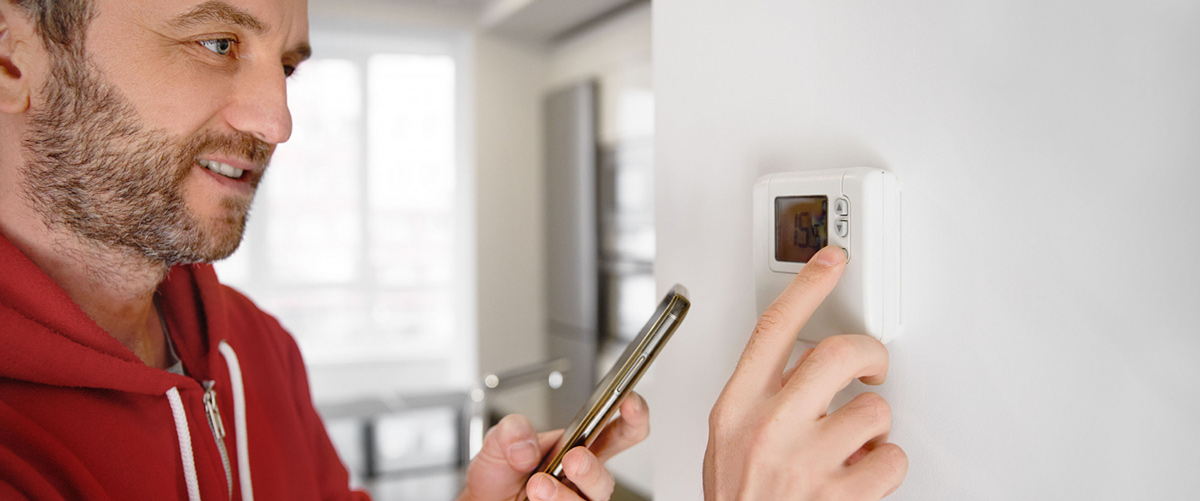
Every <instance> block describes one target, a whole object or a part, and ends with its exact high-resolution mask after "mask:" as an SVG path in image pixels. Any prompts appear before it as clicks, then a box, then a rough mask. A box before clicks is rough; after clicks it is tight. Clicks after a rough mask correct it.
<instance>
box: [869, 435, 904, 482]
mask: <svg viewBox="0 0 1200 501" xmlns="http://www.w3.org/2000/svg"><path fill="white" fill-rule="evenodd" d="M875 450H876V451H877V452H878V453H879V454H881V455H882V457H881V458H880V459H881V461H880V462H881V463H883V464H884V465H885V466H887V468H888V469H889V470H890V471H891V472H893V473H895V474H896V475H898V476H904V474H905V473H907V472H908V454H905V453H904V449H901V448H900V446H899V445H896V444H893V443H887V444H884V445H882V446H880V447H879V448H877V449H875Z"/></svg>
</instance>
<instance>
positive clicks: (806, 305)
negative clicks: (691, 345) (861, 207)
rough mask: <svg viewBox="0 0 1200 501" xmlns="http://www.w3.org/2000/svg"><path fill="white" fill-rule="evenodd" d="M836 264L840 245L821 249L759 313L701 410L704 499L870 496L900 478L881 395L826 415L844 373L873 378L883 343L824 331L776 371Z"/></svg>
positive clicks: (838, 270)
mask: <svg viewBox="0 0 1200 501" xmlns="http://www.w3.org/2000/svg"><path fill="white" fill-rule="evenodd" d="M845 264H846V258H845V254H844V252H843V251H842V250H841V249H840V248H837V247H826V248H824V249H822V250H821V251H820V252H818V253H817V254H816V255H815V256H813V258H812V259H811V260H810V261H809V263H808V264H807V265H805V266H804V268H803V269H802V270H801V271H800V273H799V274H798V275H797V276H796V279H795V280H794V281H792V284H791V285H790V286H789V287H788V288H787V289H786V290H785V291H784V292H783V294H781V295H780V296H779V298H778V299H776V300H775V302H774V304H772V305H771V307H770V308H768V309H767V311H766V312H764V313H763V315H762V317H761V318H760V319H759V321H758V325H757V326H755V328H754V333H753V334H752V335H751V336H750V341H749V343H748V344H747V346H746V350H745V351H744V352H743V353H742V357H741V359H740V360H739V361H738V365H737V369H736V370H735V371H734V374H733V376H732V377H731V378H730V379H729V382H728V383H727V384H726V385H725V389H724V390H723V391H722V392H721V396H720V397H719V398H718V399H717V404H716V405H715V406H714V407H713V410H712V413H711V414H710V415H709V437H708V450H707V451H706V453H705V457H704V498H705V499H706V500H708V501H732V500H735V499H736V500H743V499H755V500H757V499H772V500H775V499H778V500H784V499H797V500H800V499H879V498H882V497H884V496H886V495H888V494H890V493H891V492H892V491H894V490H895V489H896V488H897V487H898V486H899V485H900V482H901V481H903V480H904V476H905V474H906V473H907V471H908V458H907V456H905V454H904V451H903V450H901V449H900V447H899V446H897V445H895V444H892V443H888V441H887V438H888V432H889V430H890V429H891V409H890V407H889V406H888V404H887V402H886V401H884V399H883V397H880V396H879V395H878V394H876V393H863V394H861V395H859V396H857V397H855V398H854V399H853V400H851V401H850V402H849V403H847V404H846V405H844V406H842V407H841V408H840V409H837V410H836V411H833V412H832V413H828V414H826V413H827V411H828V409H829V405H830V403H831V401H832V400H833V397H834V395H835V394H836V393H837V392H839V391H841V390H842V389H843V388H845V387H846V386H847V385H849V384H850V382H851V381H853V380H854V379H856V378H857V379H859V380H861V381H862V382H864V383H866V384H871V385H877V384H881V383H883V381H884V379H885V378H886V377H887V368H888V353H887V349H886V348H884V346H883V344H881V343H880V342H879V341H877V340H875V339H874V338H871V337H869V336H863V335H848V336H834V337H831V338H828V339H826V340H824V341H822V342H821V343H820V344H818V345H817V347H816V348H813V349H810V350H808V351H807V352H805V353H804V354H803V355H802V356H801V357H800V360H799V361H798V362H797V363H796V365H795V366H793V367H791V368H790V369H789V368H787V367H786V365H787V361H788V357H789V355H790V354H791V351H792V348H793V346H795V343H796V333H797V332H799V331H800V328H801V327H803V326H804V324H805V323H806V322H807V321H808V319H809V317H810V316H811V315H812V313H813V311H814V310H816V308H817V306H818V305H820V304H821V301H823V300H824V299H825V296H827V295H828V294H829V292H830V291H831V290H833V287H834V285H836V284H837V281H838V278H839V277H840V276H841V274H842V270H843V269H844V268H845Z"/></svg>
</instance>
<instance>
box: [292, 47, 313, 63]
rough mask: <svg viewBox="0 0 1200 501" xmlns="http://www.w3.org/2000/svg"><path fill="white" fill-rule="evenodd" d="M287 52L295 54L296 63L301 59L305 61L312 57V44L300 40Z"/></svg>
mask: <svg viewBox="0 0 1200 501" xmlns="http://www.w3.org/2000/svg"><path fill="white" fill-rule="evenodd" d="M288 52H289V53H291V54H295V55H296V57H297V60H296V63H300V62H301V61H307V60H308V58H310V57H312V46H310V45H308V42H300V43H299V44H298V45H296V46H295V47H293V48H292V50H289V51H288Z"/></svg>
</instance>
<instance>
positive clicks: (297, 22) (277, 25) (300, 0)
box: [93, 0, 308, 45]
mask: <svg viewBox="0 0 1200 501" xmlns="http://www.w3.org/2000/svg"><path fill="white" fill-rule="evenodd" d="M93 2H94V5H95V6H96V18H95V20H94V22H100V23H104V24H109V23H116V24H125V23H134V24H137V25H140V26H143V27H146V28H149V29H153V30H160V29H177V30H190V29H195V30H201V31H203V30H205V29H217V28H238V29H241V30H244V31H247V32H249V33H250V34H254V35H262V36H266V37H269V38H273V39H279V40H280V41H281V42H282V43H283V44H285V45H294V44H296V43H299V42H303V41H306V40H307V39H308V4H307V0H93Z"/></svg>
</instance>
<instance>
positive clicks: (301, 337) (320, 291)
mask: <svg viewBox="0 0 1200 501" xmlns="http://www.w3.org/2000/svg"><path fill="white" fill-rule="evenodd" d="M313 45H314V47H315V48H316V51H317V52H316V54H315V57H314V59H313V60H311V61H308V62H306V63H304V64H302V65H301V66H300V68H299V69H298V71H297V72H296V74H295V75H294V76H293V77H292V78H291V79H290V80H289V83H288V104H289V107H290V108H291V112H292V119H293V134H292V137H291V139H290V140H289V141H288V142H287V143H285V144H282V145H280V146H279V148H278V150H277V151H276V153H275V157H274V160H273V161H272V165H271V167H270V169H269V170H268V174H267V176H266V178H265V180H264V182H263V184H262V185H261V186H260V188H259V193H258V197H257V200H256V201H255V205H254V209H253V210H252V212H251V217H250V223H249V226H248V228H247V233H246V238H245V240H244V241H243V243H242V247H241V248H240V249H239V250H238V251H237V253H235V254H234V255H233V256H232V257H230V258H229V259H228V260H226V261H223V262H221V263H218V264H217V272H218V274H219V276H220V277H221V279H222V280H223V281H224V282H225V283H227V284H229V285H231V286H233V287H236V288H238V289H240V290H242V291H244V292H246V293H247V294H248V295H249V296H250V297H252V298H253V299H254V300H255V301H256V302H258V304H259V305H260V306H262V307H263V309H265V310H266V311H268V312H270V313H272V314H274V315H275V316H276V317H277V318H279V320H280V322H281V323H283V325H284V327H286V328H287V329H288V330H289V331H291V332H292V334H293V335H294V336H295V337H296V339H297V341H298V342H299V344H300V347H301V350H302V351H303V352H304V356H305V359H306V361H307V362H308V363H309V365H310V366H314V365H318V366H319V365H321V364H337V363H357V362H361V361H376V362H378V361H413V360H430V359H446V360H449V359H455V363H454V364H453V365H455V366H456V367H472V368H473V367H474V358H473V357H474V353H473V350H474V346H475V334H474V323H473V316H474V310H473V308H474V302H473V300H472V299H471V298H470V297H469V296H470V294H471V293H470V291H472V290H473V289H474V286H473V276H471V274H472V273H473V267H471V266H462V265H461V264H462V263H465V262H473V254H472V252H473V251H472V250H471V249H473V243H472V242H471V240H472V238H471V236H470V235H471V231H470V230H471V228H470V226H471V218H470V214H471V211H470V207H471V205H470V197H469V196H468V194H467V193H466V191H465V188H464V187H465V186H466V185H467V183H466V182H465V181H468V180H467V179H464V177H465V176H464V173H465V172H467V171H466V170H465V169H463V168H462V166H463V165H465V164H466V162H465V161H464V159H463V156H464V155H463V154H462V152H463V151H465V149H464V148H463V144H464V142H463V138H462V134H461V131H462V130H464V126H463V122H464V120H462V117H463V116H464V115H463V110H462V103H463V102H464V99H463V98H462V96H465V95H466V93H465V92H463V82H462V77H461V75H460V68H461V67H462V65H461V64H460V61H461V60H462V59H463V58H462V57H461V54H460V52H461V51H460V50H459V49H458V45H456V42H454V40H453V39H452V38H450V37H446V40H440V39H436V38H435V39H426V38H422V39H420V40H417V41H412V40H403V39H394V38H387V39H384V38H378V37H374V38H367V37H364V36H361V35H354V34H341V35H338V34H325V35H324V36H321V35H320V34H318V33H314V36H313ZM468 352H469V353H468ZM463 358H467V359H468V360H467V361H466V363H463V360H459V359H463ZM473 376H474V374H473V373H470V374H462V375H459V376H458V377H457V378H453V379H459V378H461V379H462V380H464V381H470V380H472V379H473Z"/></svg>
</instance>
